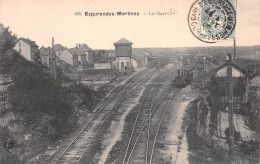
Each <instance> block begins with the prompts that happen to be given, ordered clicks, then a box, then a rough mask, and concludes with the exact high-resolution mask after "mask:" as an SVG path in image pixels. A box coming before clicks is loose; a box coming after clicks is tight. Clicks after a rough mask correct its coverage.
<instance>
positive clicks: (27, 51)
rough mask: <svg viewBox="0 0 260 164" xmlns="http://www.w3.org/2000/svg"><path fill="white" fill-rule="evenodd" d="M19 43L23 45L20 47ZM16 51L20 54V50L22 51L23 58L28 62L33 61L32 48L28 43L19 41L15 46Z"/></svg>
mask: <svg viewBox="0 0 260 164" xmlns="http://www.w3.org/2000/svg"><path fill="white" fill-rule="evenodd" d="M19 43H20V44H21V46H19ZM14 49H15V50H16V51H18V52H19V49H21V51H22V52H21V53H20V54H21V55H22V56H23V57H25V59H27V60H28V61H32V59H31V48H30V46H29V45H28V44H27V43H25V42H24V41H22V40H19V41H18V42H17V43H16V44H15V47H14Z"/></svg>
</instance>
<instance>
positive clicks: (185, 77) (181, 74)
mask: <svg viewBox="0 0 260 164" xmlns="http://www.w3.org/2000/svg"><path fill="white" fill-rule="evenodd" d="M177 71H178V75H177V76H176V77H175V78H174V80H173V82H172V85H173V86H174V87H176V88H185V87H186V86H187V85H189V84H190V83H191V81H192V76H193V74H192V73H191V72H190V71H189V70H181V69H178V70H177Z"/></svg>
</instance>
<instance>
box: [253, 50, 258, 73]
mask: <svg viewBox="0 0 260 164" xmlns="http://www.w3.org/2000/svg"><path fill="white" fill-rule="evenodd" d="M258 53H259V47H258V46H255V71H254V74H256V71H257V58H256V56H257V54H258Z"/></svg>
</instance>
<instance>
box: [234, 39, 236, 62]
mask: <svg viewBox="0 0 260 164" xmlns="http://www.w3.org/2000/svg"><path fill="white" fill-rule="evenodd" d="M235 59H236V37H234V60H235Z"/></svg>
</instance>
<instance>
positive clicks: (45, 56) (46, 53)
mask: <svg viewBox="0 0 260 164" xmlns="http://www.w3.org/2000/svg"><path fill="white" fill-rule="evenodd" d="M39 52H40V60H41V63H42V64H43V65H46V66H49V65H50V58H51V48H50V47H48V48H44V47H41V48H40V50H39Z"/></svg>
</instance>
